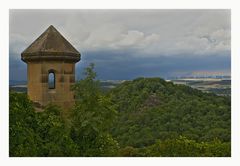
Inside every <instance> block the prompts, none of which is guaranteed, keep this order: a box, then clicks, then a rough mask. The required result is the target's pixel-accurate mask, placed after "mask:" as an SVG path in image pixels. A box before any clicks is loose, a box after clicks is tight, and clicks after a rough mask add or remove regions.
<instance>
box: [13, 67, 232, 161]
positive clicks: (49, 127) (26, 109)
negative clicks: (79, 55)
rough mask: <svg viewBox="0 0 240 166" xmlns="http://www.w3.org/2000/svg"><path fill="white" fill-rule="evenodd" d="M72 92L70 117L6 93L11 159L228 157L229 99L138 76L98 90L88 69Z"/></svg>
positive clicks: (59, 111) (20, 96) (24, 97)
mask: <svg viewBox="0 0 240 166" xmlns="http://www.w3.org/2000/svg"><path fill="white" fill-rule="evenodd" d="M72 90H74V92H75V97H76V104H75V106H74V107H73V108H72V110H69V111H70V116H68V119H65V118H66V117H65V118H63V117H62V111H63V110H61V108H59V107H57V106H54V105H51V104H50V105H48V106H47V107H46V108H45V110H44V111H43V112H36V111H35V109H34V106H33V103H32V102H31V101H30V100H29V99H28V97H27V95H26V94H24V93H15V92H10V109H9V111H10V112H9V116H10V123H9V136H10V138H9V139H10V140H9V141H10V156H131V157H137V156H142V157H143V156H163V157H165V156H169V157H170V156H199V157H202V156H230V155H231V143H230V140H231V137H230V135H231V134H230V131H231V100H230V98H226V97H220V96H216V95H214V94H211V93H208V94H207V93H203V92H201V91H199V90H195V89H192V88H190V87H188V86H184V85H174V84H173V83H171V82H166V81H164V80H163V79H160V78H138V79H135V80H133V81H126V82H124V83H122V84H120V85H118V86H117V87H116V88H114V89H112V90H110V91H107V92H102V89H101V88H100V83H99V81H98V80H96V73H95V72H94V65H93V64H91V65H90V66H89V67H87V68H86V69H85V78H84V79H82V80H80V81H78V82H77V83H76V84H75V85H74V86H73V87H72Z"/></svg>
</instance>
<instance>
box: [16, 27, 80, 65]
mask: <svg viewBox="0 0 240 166" xmlns="http://www.w3.org/2000/svg"><path fill="white" fill-rule="evenodd" d="M21 56H22V60H23V61H25V62H27V61H32V60H41V59H44V60H69V61H75V62H78V61H79V60H80V56H81V54H80V53H79V52H78V51H77V50H76V49H75V48H74V47H73V46H72V45H71V44H70V43H69V42H68V41H67V40H66V39H65V38H64V37H63V36H62V35H61V34H60V33H59V32H58V31H57V29H56V28H54V26H52V25H51V26H49V27H48V29H47V30H46V31H45V32H43V33H42V34H41V35H40V36H39V37H38V38H37V39H36V40H35V41H34V42H33V43H32V44H31V45H30V46H29V47H28V48H26V49H25V50H24V51H23V52H22V54H21Z"/></svg>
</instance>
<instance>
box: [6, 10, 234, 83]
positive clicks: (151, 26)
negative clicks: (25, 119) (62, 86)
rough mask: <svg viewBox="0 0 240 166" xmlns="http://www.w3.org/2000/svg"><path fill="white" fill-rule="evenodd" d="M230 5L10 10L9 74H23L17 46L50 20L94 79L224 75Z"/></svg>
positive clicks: (27, 42) (27, 41)
mask: <svg viewBox="0 0 240 166" xmlns="http://www.w3.org/2000/svg"><path fill="white" fill-rule="evenodd" d="M230 17H231V13H230V10H10V34H9V37H10V43H9V47H10V48H9V52H10V65H9V66H10V80H26V78H27V72H26V64H25V63H24V62H22V61H21V52H22V51H23V50H24V49H25V48H26V47H28V46H29V45H30V44H31V43H32V42H33V41H34V40H35V39H36V38H37V37H38V36H39V35H40V34H41V33H42V32H44V31H45V30H46V29H47V28H48V27H49V26H50V25H53V26H54V27H55V28H56V29H57V30H58V31H59V32H60V33H61V34H62V35H63V36H64V37H65V38H66V39H67V40H68V41H69V42H70V43H71V44H72V45H73V46H74V47H75V48H76V49H77V50H78V51H79V52H80V53H81V54H82V60H81V61H80V62H79V63H77V67H76V69H77V78H81V76H82V70H83V68H84V67H86V66H87V65H88V64H89V63H91V62H93V63H95V65H96V71H97V74H98V78H99V79H104V80H106V79H133V78H136V77H140V76H145V77H163V78H168V77H174V76H191V75H206V74H208V75H230V70H231V22H230V20H231V18H230Z"/></svg>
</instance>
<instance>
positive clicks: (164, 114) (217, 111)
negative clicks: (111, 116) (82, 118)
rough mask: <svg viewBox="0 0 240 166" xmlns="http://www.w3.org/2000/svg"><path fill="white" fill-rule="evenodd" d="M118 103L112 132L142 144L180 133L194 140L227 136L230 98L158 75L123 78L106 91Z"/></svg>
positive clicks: (131, 143)
mask: <svg viewBox="0 0 240 166" xmlns="http://www.w3.org/2000/svg"><path fill="white" fill-rule="evenodd" d="M109 95H111V96H112V98H113V101H114V103H116V104H117V105H118V111H119V116H118V120H117V121H116V122H115V124H114V125H113V127H112V135H113V137H115V138H116V139H117V141H118V142H119V144H120V146H121V147H125V146H132V147H135V148H142V147H146V146H150V145H153V144H155V143H156V140H161V141H165V140H168V139H177V138H179V137H180V136H184V137H186V138H188V139H191V140H194V141H196V142H210V141H214V140H216V139H217V140H220V141H221V142H230V139H231V101H230V99H229V98H226V97H220V96H216V95H214V94H211V93H203V92H201V91H199V90H196V89H192V88H190V87H188V86H184V85H174V84H173V83H171V82H166V81H164V80H163V79H160V78H138V79H135V80H133V81H127V82H124V83H122V84H120V85H119V86H117V87H116V88H114V89H112V90H111V91H110V92H109Z"/></svg>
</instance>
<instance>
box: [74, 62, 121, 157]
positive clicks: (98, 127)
mask: <svg viewBox="0 0 240 166" xmlns="http://www.w3.org/2000/svg"><path fill="white" fill-rule="evenodd" d="M93 69H94V65H93V64H90V66H89V67H87V68H86V69H85V79H82V80H80V81H78V82H77V83H76V84H75V85H74V86H73V90H74V91H75V96H76V105H75V107H74V108H73V114H72V124H73V125H72V130H71V133H72V138H73V140H75V142H76V143H77V144H78V147H79V151H80V155H81V156H109V155H113V154H114V152H115V151H116V150H117V149H118V143H117V142H116V141H115V140H114V139H113V138H112V136H111V135H110V134H109V129H110V126H111V125H112V122H113V121H114V119H115V117H116V113H117V111H116V109H115V107H116V106H115V105H114V104H113V103H112V101H111V98H110V97H108V96H106V95H104V94H103V92H102V91H101V88H100V84H99V81H96V80H95V77H96V73H95V72H94V70H93Z"/></svg>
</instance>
